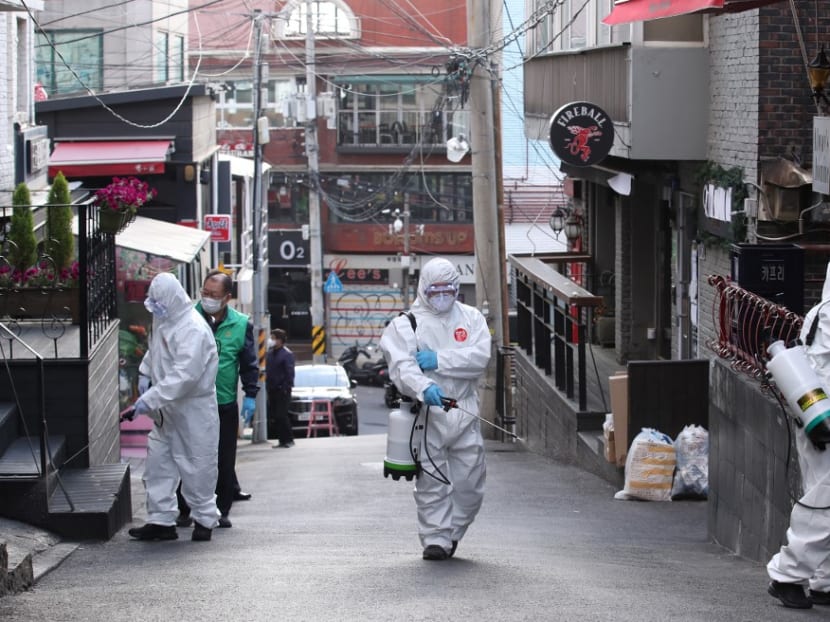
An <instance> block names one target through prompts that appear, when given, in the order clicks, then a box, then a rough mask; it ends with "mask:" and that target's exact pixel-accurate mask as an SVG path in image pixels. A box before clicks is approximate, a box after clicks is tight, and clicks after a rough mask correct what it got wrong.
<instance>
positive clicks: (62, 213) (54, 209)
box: [44, 172, 75, 271]
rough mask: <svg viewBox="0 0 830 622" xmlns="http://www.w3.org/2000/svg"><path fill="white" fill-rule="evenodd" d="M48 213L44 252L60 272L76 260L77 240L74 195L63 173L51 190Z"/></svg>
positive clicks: (59, 173) (56, 178) (59, 175)
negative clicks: (74, 233)
mask: <svg viewBox="0 0 830 622" xmlns="http://www.w3.org/2000/svg"><path fill="white" fill-rule="evenodd" d="M47 201H48V203H49V205H48V207H47V213H46V240H44V251H45V253H46V255H47V256H48V257H50V258H51V259H52V261H54V263H55V269H56V270H58V271H60V270H64V269H66V268H69V267H70V265H71V263H72V260H73V259H75V238H74V236H73V235H72V207H71V206H70V204H71V203H72V195H71V194H70V192H69V184H68V183H67V181H66V177H64V176H63V173H61V172H58V174H57V175H56V176H55V179H54V181H53V182H52V187H51V188H50V189H49V197H48V199H47Z"/></svg>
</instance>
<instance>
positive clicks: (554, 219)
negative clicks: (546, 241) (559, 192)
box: [549, 207, 566, 240]
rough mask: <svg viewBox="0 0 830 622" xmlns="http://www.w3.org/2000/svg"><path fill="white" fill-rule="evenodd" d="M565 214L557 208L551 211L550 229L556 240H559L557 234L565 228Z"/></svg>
mask: <svg viewBox="0 0 830 622" xmlns="http://www.w3.org/2000/svg"><path fill="white" fill-rule="evenodd" d="M565 216H566V214H565V212H564V211H563V210H562V208H561V207H557V208H556V209H555V210H553V214H552V215H551V217H550V222H549V224H550V228H551V229H553V232H554V233H555V234H556V239H557V240H558V239H559V234H560V233H562V229H564V228H565Z"/></svg>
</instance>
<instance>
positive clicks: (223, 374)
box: [176, 270, 259, 527]
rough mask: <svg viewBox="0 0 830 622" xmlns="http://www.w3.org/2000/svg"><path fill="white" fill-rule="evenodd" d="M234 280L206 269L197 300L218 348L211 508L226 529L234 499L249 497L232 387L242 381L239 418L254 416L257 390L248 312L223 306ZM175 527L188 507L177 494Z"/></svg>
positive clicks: (185, 521)
mask: <svg viewBox="0 0 830 622" xmlns="http://www.w3.org/2000/svg"><path fill="white" fill-rule="evenodd" d="M232 287H233V280H232V279H231V277H230V276H228V275H227V274H225V273H224V272H222V271H220V270H211V271H210V272H209V273H208V275H207V277H205V281H204V283H203V284H202V291H201V300H200V301H199V302H198V303H197V304H196V310H197V311H199V312H200V313H201V314H202V316H203V317H204V318H205V320H206V321H207V323H208V326H210V328H211V330H212V331H213V335H214V337H215V338H216V348H217V349H218V350H219V371H218V373H217V374H216V400H217V402H218V403H219V476H218V479H217V481H216V506H217V507H218V508H219V512H220V513H221V516H220V517H219V527H231V526H232V524H231V520H230V518H229V516H228V515H229V514H230V511H231V506H232V505H233V502H234V500H237V501H241V500H247V499H250V498H251V495H250V494H249V493H246V492H242V491H241V489H240V487H239V482H238V480H237V477H236V442H237V436H238V432H239V404H238V402H237V391H238V387H239V382H240V381H241V382H242V391H243V393H244V394H245V397H244V399H243V400H242V416H243V417H244V418H245V420H246V421H249V420H250V419H251V417H253V414H254V410H255V409H256V395H257V393H258V392H259V384H258V383H259V365H258V362H257V354H256V345H255V343H254V328H253V325H252V324H251V322H250V320H249V319H248V316H247V315H245V314H244V313H240V312H239V311H237V310H236V309H233V308H231V307H229V306H228V302H230V299H231V291H232ZM176 524H177V525H179V526H187V525H189V524H190V510H189V508H188V507H187V504H186V503H184V499H183V498H182V497H181V496H180V497H179V518H178V519H177V521H176Z"/></svg>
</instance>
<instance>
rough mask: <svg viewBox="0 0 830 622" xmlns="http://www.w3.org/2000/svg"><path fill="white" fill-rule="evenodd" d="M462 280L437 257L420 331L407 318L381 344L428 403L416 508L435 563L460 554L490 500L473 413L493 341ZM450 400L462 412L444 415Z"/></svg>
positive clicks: (392, 365) (404, 389) (426, 276)
mask: <svg viewBox="0 0 830 622" xmlns="http://www.w3.org/2000/svg"><path fill="white" fill-rule="evenodd" d="M459 281H460V276H459V274H458V271H457V270H456V269H455V267H454V266H453V265H452V264H451V263H450V262H449V261H447V260H446V259H442V258H440V257H438V258H435V259H431V260H430V261H429V262H427V263H426V265H424V267H423V269H422V270H421V277H420V280H419V282H418V296H417V299H416V300H415V302H414V303H413V304H412V309H411V314H412V315H413V316H414V319H415V321H416V324H415V329H414V330H413V325H412V323H411V322H410V320H409V318H408V317H406V316H403V315H401V316H398V317H397V318H395V319H394V320H392V322H390V324H389V325H388V326H387V327H386V329H384V331H383V336H382V337H381V340H380V347H381V349H382V350H383V352H384V354H385V356H386V360H387V361H388V362H389V377H390V379H391V380H392V381H393V382H394V383H395V385H396V386H397V387H398V390H399V391H401V393H403V394H404V395H408V396H409V397H411V398H414V399H416V400H418V401H421V402H423V406H422V408H421V412H420V414H419V415H418V421H419V423H422V424H424V425H425V426H426V427H425V430H424V436H423V438H422V441H421V452H420V457H421V460H422V462H423V464H424V470H423V471H422V472H421V473H420V475H419V476H418V479H417V481H416V483H415V505H416V506H417V510H418V523H419V535H420V538H421V544H422V546H423V547H424V548H423V558H424V559H427V560H444V559H447V558H449V557H452V556H453V555H454V554H455V550H456V547H457V546H458V542H459V541H460V540H461V538H462V537H463V536H464V534H465V533H466V531H467V528H468V527H469V526H470V524H471V523H472V522H473V519H474V518H475V516H476V514H477V513H478V510H479V508H480V507H481V502H482V500H483V498H484V479H485V464H484V440H483V439H482V436H481V430H480V422H479V420H478V419H477V418H476V417H475V416H473V415H477V414H478V412H479V397H478V383H479V380H480V379H481V377H482V375H483V374H484V372H485V370H486V368H487V364H488V362H489V361H490V351H491V336H490V331H489V329H488V327H487V322H486V321H485V319H484V316H483V315H482V314H481V313H480V312H479V311H478V309H475V308H474V307H470V306H468V305H465V304H463V303H460V302H458V301H457V297H458V285H459ZM447 397H449V398H453V399H455V400H457V406H458V408H451V409H449V410H448V411H444V410H443V406H444V403H443V401H442V400H444V399H445V398H447ZM462 411H466V412H462ZM468 413H471V414H468Z"/></svg>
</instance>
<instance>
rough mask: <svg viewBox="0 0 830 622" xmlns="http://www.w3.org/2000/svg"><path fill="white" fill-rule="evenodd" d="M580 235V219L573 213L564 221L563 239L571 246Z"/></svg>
mask: <svg viewBox="0 0 830 622" xmlns="http://www.w3.org/2000/svg"><path fill="white" fill-rule="evenodd" d="M581 235H582V219H581V218H580V217H579V216H577V215H576V214H575V213H574V212H571V214H570V215H569V216H568V219H567V220H566V221H565V237H566V238H567V239H568V242H570V243H571V244H573V243H574V242H575V241H576V240H578V239H579V237H580V236H581Z"/></svg>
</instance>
